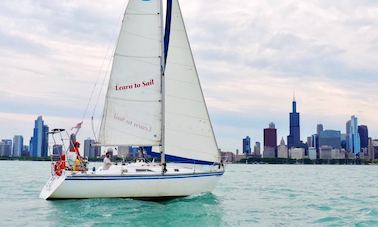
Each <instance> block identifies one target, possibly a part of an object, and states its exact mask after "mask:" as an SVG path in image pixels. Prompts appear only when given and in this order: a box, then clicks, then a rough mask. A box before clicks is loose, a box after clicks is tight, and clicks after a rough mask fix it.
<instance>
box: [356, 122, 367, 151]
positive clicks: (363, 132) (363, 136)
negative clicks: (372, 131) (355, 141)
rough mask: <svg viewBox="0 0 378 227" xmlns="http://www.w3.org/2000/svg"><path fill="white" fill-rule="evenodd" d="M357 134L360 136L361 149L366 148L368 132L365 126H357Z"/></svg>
mask: <svg viewBox="0 0 378 227" xmlns="http://www.w3.org/2000/svg"><path fill="white" fill-rule="evenodd" d="M358 134H359V135H360V144H361V149H362V148H367V147H368V144H369V131H368V127H367V126H366V125H359V126H358Z"/></svg>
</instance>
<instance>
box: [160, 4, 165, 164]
mask: <svg viewBox="0 0 378 227" xmlns="http://www.w3.org/2000/svg"><path fill="white" fill-rule="evenodd" d="M160 18H161V20H160V21H161V23H160V24H161V25H160V32H161V37H162V39H161V40H162V42H161V56H160V66H161V67H160V76H161V144H160V149H161V150H160V163H161V164H162V165H163V166H164V165H165V78H164V71H165V51H164V49H165V48H164V32H163V0H160ZM163 171H164V169H163Z"/></svg>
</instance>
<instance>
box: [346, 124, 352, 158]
mask: <svg viewBox="0 0 378 227" xmlns="http://www.w3.org/2000/svg"><path fill="white" fill-rule="evenodd" d="M350 123H351V122H350V120H349V121H347V122H346V124H345V129H346V130H345V132H346V133H345V147H346V150H347V151H351V147H350V146H351V145H350V144H349V143H350V141H349V135H350Z"/></svg>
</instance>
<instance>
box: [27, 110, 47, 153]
mask: <svg viewBox="0 0 378 227" xmlns="http://www.w3.org/2000/svg"><path fill="white" fill-rule="evenodd" d="M34 123H35V124H34V129H33V137H32V138H31V139H30V152H31V153H30V155H31V156H33V157H47V156H48V145H49V137H48V132H49V127H48V126H47V125H45V124H44V122H43V120H42V116H39V117H38V118H37V120H35V122H34Z"/></svg>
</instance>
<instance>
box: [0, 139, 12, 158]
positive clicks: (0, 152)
mask: <svg viewBox="0 0 378 227" xmlns="http://www.w3.org/2000/svg"><path fill="white" fill-rule="evenodd" d="M0 156H4V157H10V156H12V140H9V139H3V140H1V142H0Z"/></svg>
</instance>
